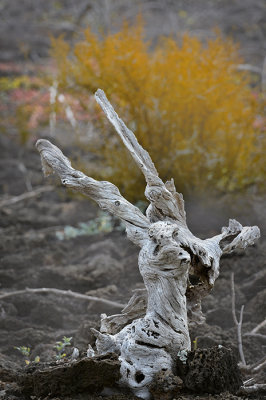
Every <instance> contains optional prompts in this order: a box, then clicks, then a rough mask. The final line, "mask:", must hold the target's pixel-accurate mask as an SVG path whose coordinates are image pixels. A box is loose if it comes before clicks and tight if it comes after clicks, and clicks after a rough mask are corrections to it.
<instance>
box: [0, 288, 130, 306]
mask: <svg viewBox="0 0 266 400" xmlns="http://www.w3.org/2000/svg"><path fill="white" fill-rule="evenodd" d="M25 293H53V294H57V295H59V296H71V297H75V298H76V299H81V300H87V301H95V302H98V303H103V304H106V305H109V306H111V307H114V308H119V309H120V310H121V309H122V308H124V307H125V305H124V304H120V303H117V302H116V301H111V300H107V299H102V298H101V297H95V296H87V295H86V294H82V293H77V292H72V290H61V289H54V288H37V289H31V288H26V289H23V290H16V291H14V292H9V293H4V294H1V295H0V300H2V299H6V298H8V297H12V296H18V295H21V294H25Z"/></svg>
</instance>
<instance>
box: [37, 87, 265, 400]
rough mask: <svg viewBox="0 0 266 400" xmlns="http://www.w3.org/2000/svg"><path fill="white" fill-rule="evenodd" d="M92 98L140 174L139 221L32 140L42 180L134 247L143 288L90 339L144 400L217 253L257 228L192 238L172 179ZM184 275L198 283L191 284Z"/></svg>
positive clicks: (254, 235)
mask: <svg viewBox="0 0 266 400" xmlns="http://www.w3.org/2000/svg"><path fill="white" fill-rule="evenodd" d="M95 97H96V100H97V101H98V103H99V104H100V106H101V107H102V109H103V111H104V112H105V114H106V116H107V118H108V119H109V121H110V122H111V123H112V124H113V126H114V127H115V129H116V131H117V133H118V135H119V136H120V138H121V140H122V142H123V143H124V145H125V146H126V147H127V149H128V150H129V152H130V154H131V155H132V157H133V159H134V160H135V162H136V164H137V165H138V167H139V168H140V169H141V171H142V172H143V175H144V177H145V179H146V183H147V187H146V190H145V196H146V198H147V199H148V201H149V202H150V205H149V207H148V209H147V211H146V216H145V215H143V214H142V213H141V212H140V210H139V209H138V208H136V207H135V206H133V205H132V204H131V203H129V202H128V201H127V200H126V199H124V198H123V197H122V195H121V194H120V192H119V190H118V188H117V187H116V186H114V185H113V184H111V183H109V182H99V181H96V180H94V179H93V178H89V177H87V176H86V175H84V174H83V173H82V172H80V171H77V170H75V169H74V168H72V167H71V164H70V162H69V160H68V159H67V158H66V157H65V156H64V155H63V153H62V152H61V151H60V150H59V149H58V148H57V147H56V146H54V145H52V144H51V143H50V142H49V141H47V140H39V141H38V142H37V148H38V150H39V151H40V154H41V158H42V165H43V171H44V174H45V175H49V174H50V173H52V172H55V173H57V174H58V175H59V177H60V178H61V181H62V183H63V185H65V186H67V187H70V188H72V189H75V190H78V191H79V192H81V193H84V194H85V195H87V196H89V197H90V198H92V199H93V200H95V201H96V202H97V203H98V205H99V206H100V207H101V208H102V209H104V210H108V211H109V212H110V213H112V214H114V215H116V216H117V217H119V218H120V219H121V220H123V221H124V223H125V225H126V229H127V235H128V238H129V239H130V240H131V241H133V242H134V243H135V244H137V245H138V246H140V248H141V250H140V253H139V270H140V273H141V275H142V277H143V281H144V284H145V287H146V291H137V292H135V293H134V295H133V298H132V299H131V300H130V302H129V304H128V305H127V306H126V307H125V309H124V310H123V311H122V313H121V314H118V315H114V316H111V317H107V316H106V315H102V323H101V332H97V331H95V334H96V335H97V342H96V344H97V350H98V352H99V353H100V354H104V353H107V352H110V351H111V352H116V353H118V354H119V358H120V361H121V376H122V378H121V384H125V385H127V386H129V387H131V388H132V389H133V390H134V391H135V393H136V394H137V395H138V396H140V397H143V398H149V391H148V385H149V384H150V383H151V382H152V379H153V377H154V376H155V374H156V373H158V372H160V371H162V370H163V371H165V370H172V368H173V365H174V362H175V361H176V359H177V358H178V357H179V358H180V357H181V358H183V357H185V354H186V352H187V351H189V350H190V338H189V328H188V324H189V322H190V323H193V322H196V323H200V322H201V321H202V320H203V319H204V318H203V315H202V313H201V299H202V298H203V297H204V296H206V295H207V294H208V293H209V292H210V290H211V289H212V287H213V285H214V282H215V280H216V279H217V277H218V276H219V261H220V258H221V256H222V255H223V254H225V253H230V252H232V251H233V250H234V249H237V248H240V249H244V248H245V247H246V246H248V245H252V244H253V243H254V242H255V241H256V240H257V239H258V238H259V236H260V231H259V228H258V227H256V226H254V227H242V225H241V224H240V223H238V222H237V221H235V220H230V221H229V226H228V227H226V228H222V232H221V234H220V235H217V236H214V237H212V238H210V239H206V240H202V239H199V238H197V237H195V236H194V235H193V234H192V233H191V232H190V230H189V229H188V227H187V224H186V214H185V209H184V201H183V196H182V195H181V194H179V193H177V192H176V189H175V185H174V182H173V180H171V181H168V182H166V183H163V181H162V180H161V179H160V178H159V176H158V172H157V170H156V168H155V166H154V164H153V162H152V160H151V158H150V156H149V154H148V153H147V152H146V151H145V150H144V149H143V148H142V147H141V145H140V144H139V143H138V141H137V139H136V137H135V136H134V134H133V133H132V132H131V131H130V130H129V129H128V128H127V127H126V125H125V124H124V122H123V121H122V120H121V119H120V118H119V117H118V115H117V114H116V112H115V111H114V109H113V107H112V105H111V104H110V103H109V101H108V100H107V98H106V96H105V94H104V92H103V91H102V90H98V91H97V92H96V95H95ZM189 275H193V276H195V277H196V278H197V279H198V281H199V283H198V284H197V285H194V286H193V285H192V284H191V283H190V281H189Z"/></svg>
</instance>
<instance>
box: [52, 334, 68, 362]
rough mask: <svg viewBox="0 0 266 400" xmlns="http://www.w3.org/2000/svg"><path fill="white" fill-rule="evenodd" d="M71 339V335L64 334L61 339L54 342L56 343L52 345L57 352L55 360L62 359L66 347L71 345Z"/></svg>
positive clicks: (64, 355)
mask: <svg viewBox="0 0 266 400" xmlns="http://www.w3.org/2000/svg"><path fill="white" fill-rule="evenodd" d="M71 340H72V337H66V336H64V337H63V339H62V341H59V342H56V345H55V346H54V348H55V350H56V352H57V354H56V356H55V358H56V360H62V359H63V358H65V357H66V352H65V350H66V347H67V346H71Z"/></svg>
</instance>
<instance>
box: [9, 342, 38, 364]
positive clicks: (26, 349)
mask: <svg viewBox="0 0 266 400" xmlns="http://www.w3.org/2000/svg"><path fill="white" fill-rule="evenodd" d="M14 349H16V350H18V351H19V352H20V353H21V354H22V355H23V356H24V357H26V358H25V360H24V361H25V363H26V365H29V364H30V363H31V361H30V360H29V357H30V352H31V349H30V347H26V346H19V347H17V346H15V347H14ZM34 362H35V363H38V362H40V357H39V356H36V357H35V359H34Z"/></svg>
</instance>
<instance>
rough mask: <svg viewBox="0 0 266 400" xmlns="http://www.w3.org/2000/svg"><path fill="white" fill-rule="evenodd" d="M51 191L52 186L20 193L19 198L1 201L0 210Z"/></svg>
mask: <svg viewBox="0 0 266 400" xmlns="http://www.w3.org/2000/svg"><path fill="white" fill-rule="evenodd" d="M52 190H54V188H53V187H52V186H44V187H39V188H37V189H34V190H32V191H30V192H26V193H22V194H20V195H19V196H14V197H10V198H8V199H6V200H2V201H1V202H0V208H3V207H6V206H11V205H13V204H16V203H19V202H20V201H23V200H27V199H31V198H33V197H37V196H39V194H41V193H45V192H51V191H52Z"/></svg>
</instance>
